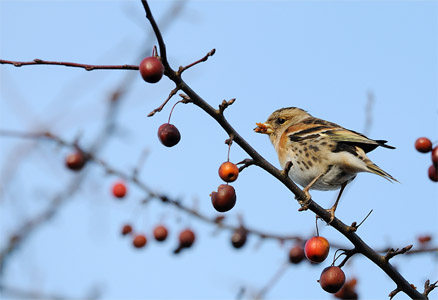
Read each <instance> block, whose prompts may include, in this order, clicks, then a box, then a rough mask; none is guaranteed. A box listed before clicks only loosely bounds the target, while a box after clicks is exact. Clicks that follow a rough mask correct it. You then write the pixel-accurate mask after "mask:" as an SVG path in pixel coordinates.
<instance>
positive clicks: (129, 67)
mask: <svg viewBox="0 0 438 300" xmlns="http://www.w3.org/2000/svg"><path fill="white" fill-rule="evenodd" d="M0 64H8V65H13V66H14V67H22V66H32V65H55V66H65V67H73V68H82V69H85V70H86V71H93V70H138V66H135V65H89V64H80V63H74V62H64V61H48V60H42V59H38V58H36V59H34V60H33V61H11V60H4V59H0Z"/></svg>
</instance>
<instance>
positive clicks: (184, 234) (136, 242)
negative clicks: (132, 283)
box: [122, 224, 195, 253]
mask: <svg viewBox="0 0 438 300" xmlns="http://www.w3.org/2000/svg"><path fill="white" fill-rule="evenodd" d="M168 234H169V232H168V230H167V228H166V226H164V225H162V224H159V225H157V226H155V227H154V230H153V231H152V235H153V237H154V239H155V241H157V242H163V241H165V240H166V239H167V236H168ZM122 235H124V236H127V235H131V236H132V245H133V246H134V247H135V248H143V247H144V246H146V244H147V241H148V240H147V237H146V234H144V233H134V232H133V228H132V226H131V225H130V224H125V225H124V226H123V227H122ZM194 242H195V233H194V232H193V230H191V229H189V228H186V229H184V230H182V231H181V232H180V234H179V237H178V246H177V248H176V250H174V252H175V253H178V252H180V251H181V250H182V249H186V248H190V247H191V246H192V245H193V243H194Z"/></svg>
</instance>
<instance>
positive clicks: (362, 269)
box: [0, 0, 438, 299]
mask: <svg viewBox="0 0 438 300" xmlns="http://www.w3.org/2000/svg"><path fill="white" fill-rule="evenodd" d="M172 5H173V2H171V1H152V2H151V9H152V11H153V13H154V15H155V17H156V18H157V20H160V18H161V17H162V16H165V15H166V12H167V10H168V9H170V7H172ZM160 24H161V23H160V22H159V25H160ZM150 34H151V27H150V25H149V23H148V22H147V21H146V19H145V18H144V11H143V8H142V6H141V3H140V1H109V2H104V1H95V2H86V1H75V2H73V1H57V2H55V1H32V2H31V1H4V0H2V1H0V39H1V40H0V57H1V58H2V59H10V60H22V61H30V60H32V59H34V58H40V59H47V60H54V61H56V60H59V61H73V62H80V63H89V64H138V63H139V62H140V61H141V58H142V57H144V56H146V54H145V53H148V55H149V53H150V52H151V47H152V45H153V43H155V41H151V40H150ZM163 35H164V39H165V41H166V45H167V47H168V58H169V61H170V64H171V66H172V67H173V68H174V69H176V68H177V67H178V66H180V65H187V64H189V63H191V62H193V61H195V60H197V59H199V58H200V57H202V56H204V55H205V54H206V53H207V52H208V51H210V50H211V49H212V48H216V50H217V51H216V54H215V55H214V56H213V57H211V58H210V59H209V60H208V61H207V62H205V63H202V64H199V65H198V66H196V67H194V68H192V69H190V70H188V71H186V72H185V73H184V75H183V78H184V80H185V81H186V82H187V83H188V84H189V85H190V86H191V87H192V88H193V89H194V90H195V91H196V92H197V93H198V94H199V95H201V96H202V97H204V99H205V100H206V101H208V102H209V103H210V104H212V105H213V106H217V105H218V104H219V103H220V102H221V101H222V100H223V99H231V98H237V101H236V102H235V104H234V105H233V106H231V107H230V108H229V109H228V110H227V111H226V113H225V114H226V117H227V119H228V120H229V121H230V123H231V124H232V125H233V126H234V128H235V129H236V130H237V131H238V132H239V133H240V134H241V135H242V136H243V137H244V138H245V139H247V141H248V142H249V143H250V144H251V145H253V146H254V147H255V149H257V150H258V151H259V153H260V154H262V155H263V156H264V157H265V158H266V159H268V160H269V161H270V162H272V163H273V164H275V165H276V166H278V161H277V157H276V154H275V151H274V149H273V147H272V145H271V144H270V142H269V140H268V139H267V137H266V136H262V135H258V134H255V133H254V132H253V130H252V129H253V128H254V127H255V123H256V122H260V121H264V120H266V118H267V117H268V116H269V114H270V113H271V112H273V111H274V110H276V109H278V108H281V107H287V106H297V107H300V108H303V109H306V110H307V111H309V113H311V114H312V115H314V116H316V117H320V118H323V119H326V120H330V121H332V122H335V123H338V124H340V125H342V126H344V127H346V128H349V129H353V130H356V131H363V130H364V128H365V123H366V105H367V94H368V93H369V92H372V93H373V94H374V98H375V100H374V104H373V106H372V114H371V116H372V124H371V127H370V128H369V132H368V135H369V137H371V138H375V139H385V140H388V141H389V144H391V145H393V146H395V147H397V149H396V150H388V149H377V150H375V151H373V152H372V153H370V155H369V156H370V158H371V159H372V160H373V161H374V162H375V163H376V164H377V165H379V166H380V167H381V168H382V169H384V170H385V171H387V172H388V173H390V174H391V175H393V176H394V177H395V178H397V179H398V180H399V181H400V182H401V183H400V184H391V183H389V182H387V181H385V180H383V179H382V178H379V177H378V176H374V175H372V174H359V175H358V177H357V179H356V180H355V181H354V183H352V184H351V185H350V186H349V187H347V190H346V192H345V194H344V196H343V198H342V200H341V203H340V206H339V208H338V210H337V216H338V217H339V218H340V219H341V220H343V221H344V222H345V223H347V224H349V223H351V222H353V221H360V220H362V219H363V218H364V217H365V215H366V214H367V213H368V212H369V211H370V210H371V209H373V210H374V211H373V213H372V214H371V216H370V217H369V218H368V220H367V221H366V222H365V223H364V224H363V225H362V227H361V228H360V230H359V232H358V233H359V235H360V236H361V237H362V238H363V239H364V241H366V242H367V243H369V244H370V245H371V246H373V247H377V248H384V247H387V246H390V247H404V246H406V245H408V244H414V247H415V248H417V244H416V237H417V236H418V235H420V234H426V233H432V232H437V229H438V228H437V227H438V226H437V221H436V220H437V217H438V204H437V201H436V200H437V199H438V189H437V184H436V183H433V182H431V181H430V180H429V179H428V178H427V168H428V167H429V165H430V157H429V155H425V154H420V153H418V152H416V151H415V149H414V147H413V144H414V142H415V139H416V138H418V137H420V136H427V137H429V138H431V139H432V141H434V142H435V143H436V142H437V141H438V131H437V128H438V126H437V123H438V122H437V114H438V88H437V81H438V5H437V2H436V1H406V2H401V1H380V2H378V1H352V2H346V1H328V2H323V1H275V2H272V1H269V2H268V1H188V2H187V3H185V5H184V6H183V9H182V11H181V13H180V14H179V15H178V16H177V17H176V18H175V19H174V20H173V21H172V23H171V25H170V26H169V27H168V28H167V29H166V30H164V31H163ZM145 41H146V42H145ZM128 73H132V74H134V79H133V80H132V84H130V85H129V92H128V93H127V95H126V97H125V98H123V102H122V103H121V106H120V112H119V115H118V118H117V124H118V125H117V129H116V134H115V135H114V136H112V137H111V139H110V140H109V142H108V143H107V144H106V146H105V148H104V149H103V150H102V151H101V152H99V154H98V156H99V157H100V158H102V159H103V160H105V161H107V162H108V163H109V164H110V165H111V166H114V167H115V168H118V169H120V170H124V171H127V172H129V171H130V170H132V169H133V168H134V167H135V166H136V164H137V161H138V158H139V157H140V156H141V153H142V152H143V151H144V150H145V149H146V150H147V151H148V156H147V159H146V162H145V165H144V168H143V169H142V171H141V173H140V178H141V179H142V180H143V181H144V182H146V183H147V184H148V185H149V186H150V187H151V188H153V189H154V190H157V191H160V192H164V193H166V194H168V195H169V196H171V197H175V198H178V199H181V201H183V203H185V204H187V205H188V206H190V207H196V208H197V209H199V211H200V212H202V213H203V214H206V215H209V216H214V215H215V211H214V210H213V208H212V206H211V203H210V198H209V196H208V195H209V194H210V192H211V191H213V190H215V189H216V188H217V186H218V185H219V184H221V180H220V178H219V177H218V176H217V168H218V167H219V165H220V164H221V163H222V162H223V161H225V160H226V155H227V148H226V146H225V144H224V140H225V139H226V138H227V135H226V134H225V132H224V131H223V130H222V129H221V128H220V127H219V126H218V125H217V124H216V123H215V122H214V121H213V120H212V119H211V118H210V117H208V116H207V115H206V114H205V113H203V112H202V111H201V110H200V109H199V108H197V107H195V106H193V105H178V106H177V107H176V108H175V110H174V113H173V115H172V123H173V124H175V125H176V126H177V127H178V128H179V129H180V132H181V135H182V139H181V142H180V143H179V144H178V145H177V146H176V147H174V148H165V147H163V146H162V145H161V144H160V143H159V141H158V139H157V137H156V131H157V129H158V127H159V126H160V125H161V124H162V123H164V122H166V121H167V118H168V114H169V111H170V108H171V106H170V105H169V106H166V108H165V109H164V110H163V112H161V113H159V114H157V115H155V116H154V117H153V118H147V117H146V115H147V114H148V113H149V112H150V111H151V110H153V109H154V108H156V107H157V106H159V105H160V104H161V102H162V101H163V100H164V99H165V98H166V97H167V95H168V93H169V91H170V90H171V89H172V88H173V83H172V82H170V80H168V79H167V78H164V79H163V80H161V81H160V82H159V83H158V84H155V85H150V84H146V83H145V82H144V81H142V79H141V77H140V75H139V74H135V73H136V72H135V71H100V70H97V71H92V72H86V71H84V70H81V69H71V68H65V67H56V66H29V67H22V68H14V67H12V66H10V65H1V67H0V80H1V81H0V84H1V89H0V128H1V129H14V130H22V131H35V130H47V129H49V130H50V131H52V132H53V133H55V134H58V135H60V136H62V137H63V138H65V139H67V140H73V139H74V138H75V137H77V136H79V135H80V136H81V139H80V142H81V145H83V146H84V147H87V145H90V144H91V143H92V142H93V140H94V138H95V135H96V133H97V132H98V131H99V130H100V127H101V124H102V120H103V119H104V118H105V113H106V107H107V106H106V101H107V99H108V95H109V94H110V93H111V92H112V91H113V89H114V88H115V87H116V86H118V84H119V83H120V82H121V80H123V79H124V78H125V76H126V75H127V74H128ZM175 100H176V98H175V99H173V102H172V103H174V102H175ZM0 143H1V149H2V150H1V156H0V167H1V172H2V173H1V176H2V180H1V181H2V184H1V202H0V207H1V210H0V211H1V212H0V214H1V218H0V219H1V221H0V225H1V226H0V227H1V240H0V246H1V247H3V246H2V245H5V244H6V241H7V238H8V237H9V235H10V234H11V232H14V229H15V228H16V227H17V226H18V224H21V223H22V222H24V221H25V220H28V219H29V218H31V217H32V216H35V215H36V214H37V213H38V212H39V211H42V210H44V209H45V208H46V207H47V205H48V203H49V201H50V199H51V198H53V195H54V194H56V193H57V192H59V191H63V190H64V189H65V186H66V185H67V184H68V182H70V181H71V180H72V179H73V178H74V176H75V175H74V174H72V173H71V172H69V171H68V170H66V169H65V168H64V166H63V159H64V156H65V155H66V154H67V153H68V149H64V148H59V147H56V146H54V145H53V144H51V143H38V144H34V143H33V142H32V141H23V140H17V139H10V138H1V140H0ZM20 149H22V150H21V151H25V150H23V149H30V150H29V152H25V154H20V151H19V150H20ZM14 157H15V158H16V159H18V160H17V162H16V166H15V164H13V166H14V167H13V170H14V171H13V172H6V171H5V170H6V169H7V168H8V166H10V161H13V160H12V159H13V158H14ZM246 157H247V155H245V153H243V151H242V150H240V149H239V147H238V146H237V145H233V147H232V149H231V160H232V161H234V162H237V161H240V160H242V159H244V158H246ZM87 172H88V173H87V176H86V178H85V180H84V182H83V184H82V185H81V187H80V189H79V190H78V191H77V192H76V193H75V196H74V197H72V198H71V199H69V200H68V201H67V202H66V203H65V204H64V205H63V206H62V207H61V209H60V210H59V212H58V213H57V214H56V216H55V217H54V218H53V219H52V220H51V221H50V222H49V223H47V224H45V225H44V226H42V227H41V228H39V229H38V230H37V231H36V232H35V233H34V234H33V235H32V236H31V237H30V238H29V239H28V240H26V241H25V243H23V244H22V246H21V247H20V248H19V249H17V250H16V251H15V252H14V253H13V255H12V256H11V257H10V258H9V259H8V264H7V265H6V269H5V271H4V273H3V274H2V277H1V282H2V283H3V284H5V285H9V286H13V287H18V288H21V289H25V290H32V291H33V290H36V291H39V292H41V293H45V294H56V295H62V296H65V297H68V298H77V297H79V298H81V297H82V298H83V297H87V295H88V293H89V292H90V291H91V290H94V289H98V290H99V291H100V297H101V298H105V299H126V298H147V299H176V298H178V299H234V298H235V297H236V295H237V294H238V292H239V288H240V287H241V286H244V287H246V289H247V290H246V293H245V294H244V298H245V299H246V298H248V299H251V296H253V295H254V293H256V292H257V291H258V290H259V289H260V288H261V287H262V286H264V285H265V284H266V283H267V282H268V281H269V279H270V277H271V276H273V274H274V273H275V272H276V270H277V269H278V268H280V266H281V265H282V264H283V262H284V261H285V259H286V255H287V252H288V249H289V247H290V246H291V245H292V243H286V244H284V245H280V244H279V243H278V242H275V241H264V242H262V243H261V242H260V241H259V240H258V239H257V238H256V237H255V236H249V240H248V244H247V245H245V247H244V248H242V249H240V250H239V251H236V250H234V249H233V248H232V247H231V246H230V242H229V238H230V232H228V231H217V230H216V228H215V227H213V226H211V225H206V224H205V223H202V222H200V221H198V220H195V219H193V218H190V217H188V216H187V215H185V214H184V213H182V212H180V211H178V210H176V209H174V208H172V207H169V206H163V205H162V204H161V203H158V202H151V203H149V204H148V205H140V204H139V203H140V202H141V200H142V199H143V198H144V195H143V194H142V192H141V191H140V190H139V189H137V188H135V187H133V186H130V190H129V196H128V197H127V198H126V200H124V201H117V200H114V199H113V198H112V197H111V195H110V192H109V190H110V186H111V184H112V183H113V182H114V181H115V180H117V179H118V178H117V177H115V176H111V175H107V174H105V173H104V172H103V171H102V169H101V168H100V167H99V166H97V165H95V164H92V165H90V166H89V168H88V171H87ZM5 174H7V175H8V178H6V177H4V176H6V175H5ZM233 186H234V187H235V188H236V191H237V204H236V206H235V208H233V210H231V211H230V212H229V213H227V221H228V222H229V223H231V224H237V223H238V221H237V216H238V215H241V216H243V218H244V222H245V224H247V225H248V226H252V227H255V228H260V229H264V230H266V231H269V232H276V233H282V234H297V235H303V236H310V235H311V234H313V232H314V223H315V222H314V215H313V214H312V213H311V212H302V213H299V212H297V209H298V205H297V203H296V202H295V201H294V199H293V195H291V194H290V193H289V192H288V191H287V190H286V189H285V188H284V187H283V186H282V185H281V184H280V183H279V182H277V181H276V180H275V179H273V178H271V177H270V176H269V175H268V174H266V173H265V172H263V171H262V170H260V169H257V168H256V167H251V168H249V169H246V170H245V171H244V172H243V173H242V174H241V175H240V177H239V179H238V180H237V181H236V182H235V183H234V184H233ZM311 194H312V196H313V198H314V199H315V200H316V201H317V202H318V203H319V204H320V205H322V206H324V207H329V206H331V205H332V203H333V201H334V199H335V197H336V192H318V191H312V193H311ZM125 222H130V223H132V224H133V225H134V227H135V228H137V229H138V230H139V231H144V232H146V234H148V235H150V232H151V230H152V228H153V226H154V225H155V224H157V223H158V222H165V223H166V224H167V225H168V227H169V230H170V236H169V239H168V240H167V241H166V242H165V243H164V244H157V243H154V242H153V241H152V239H150V242H149V244H148V245H147V247H146V248H145V249H143V250H140V251H139V250H137V249H133V248H132V247H131V244H130V241H129V239H126V238H122V237H121V236H120V235H119V230H120V228H121V226H122V225H123V224H124V223H125ZM187 226H190V227H192V228H193V229H194V230H195V231H196V234H197V241H196V243H195V246H194V248H193V249H192V250H190V251H185V252H183V253H182V254H181V255H178V256H174V255H172V254H171V252H172V250H173V248H174V247H175V244H176V238H177V235H178V231H179V230H180V229H182V228H185V227H187ZM320 231H321V234H322V235H323V236H325V237H327V238H328V239H329V240H330V241H333V242H336V243H338V244H342V245H346V246H347V247H348V245H349V243H348V242H347V241H346V239H345V238H344V237H343V236H341V235H340V234H339V233H337V232H336V231H335V230H333V229H332V228H330V227H327V226H324V225H323V224H320ZM436 238H437V237H436V234H435V239H436ZM435 245H436V241H435ZM332 255H333V251H332V252H331V254H330V256H329V257H330V258H331V257H333V256H332ZM393 263H394V264H395V265H396V266H397V268H398V269H399V271H400V272H401V273H402V274H403V275H405V278H406V279H408V280H409V281H410V282H412V283H413V284H415V285H416V286H418V287H419V288H420V289H422V286H423V284H424V281H425V280H426V279H428V278H429V279H431V280H436V279H437V277H438V268H437V263H436V256H433V255H430V254H429V255H416V256H409V257H396V258H394V259H393ZM329 264H330V262H329V261H326V262H325V263H323V264H322V265H318V266H313V267H309V265H308V264H304V263H303V264H300V265H298V266H293V267H290V268H289V269H288V270H287V272H286V273H285V274H284V276H283V277H282V278H281V279H280V280H279V281H278V282H277V283H276V284H275V286H274V287H272V289H270V290H269V292H268V294H267V295H266V298H267V299H286V298H287V299H331V298H332V296H331V295H329V294H327V293H325V292H324V291H322V290H321V289H320V288H319V284H318V283H317V282H316V280H317V279H318V278H319V274H320V272H321V270H322V269H323V268H324V267H325V266H327V265H329ZM344 269H345V273H346V275H347V277H350V278H351V277H353V276H356V277H358V280H359V283H358V292H359V295H360V296H361V298H362V299H377V298H380V299H382V298H383V297H386V295H388V294H389V292H390V291H391V290H393V289H394V288H395V286H394V284H393V283H392V282H391V281H390V280H389V279H388V278H387V277H386V275H385V274H384V273H383V272H382V271H381V270H380V269H378V268H377V267H376V266H375V265H374V264H372V263H371V262H370V261H368V260H366V259H364V258H362V257H355V258H354V259H352V260H351V263H350V264H348V265H347V266H346V267H345V268H344ZM437 295H438V293H436V292H433V293H432V294H431V295H430V299H438V296H437ZM2 297H3V295H2ZM396 298H397V299H406V297H405V295H398V296H397V297H396Z"/></svg>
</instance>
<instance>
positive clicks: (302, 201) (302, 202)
mask: <svg viewBox="0 0 438 300" xmlns="http://www.w3.org/2000/svg"><path fill="white" fill-rule="evenodd" d="M303 193H304V199H303V198H298V202H299V203H300V205H301V207H300V208H299V209H298V211H304V210H307V209H309V204H310V201H312V196H310V194H309V191H308V190H306V189H304V190H303Z"/></svg>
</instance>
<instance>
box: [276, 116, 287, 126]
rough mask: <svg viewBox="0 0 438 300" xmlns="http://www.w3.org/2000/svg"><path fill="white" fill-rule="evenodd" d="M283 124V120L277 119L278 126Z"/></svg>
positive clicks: (284, 120)
mask: <svg viewBox="0 0 438 300" xmlns="http://www.w3.org/2000/svg"><path fill="white" fill-rule="evenodd" d="M284 122H286V119H285V118H278V119H277V123H278V124H280V125H281V124H283V123H284Z"/></svg>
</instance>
